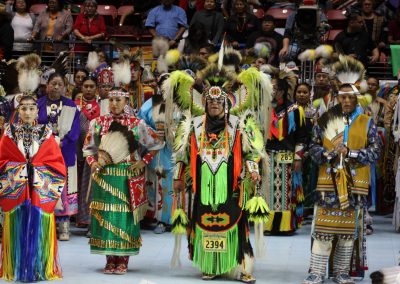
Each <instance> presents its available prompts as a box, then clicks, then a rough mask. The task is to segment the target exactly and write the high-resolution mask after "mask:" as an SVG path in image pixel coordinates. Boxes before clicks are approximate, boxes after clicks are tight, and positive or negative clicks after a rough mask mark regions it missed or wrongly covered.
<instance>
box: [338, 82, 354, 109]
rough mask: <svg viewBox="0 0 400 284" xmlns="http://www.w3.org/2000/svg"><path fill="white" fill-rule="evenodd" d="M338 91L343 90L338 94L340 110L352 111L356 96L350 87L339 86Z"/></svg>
mask: <svg viewBox="0 0 400 284" xmlns="http://www.w3.org/2000/svg"><path fill="white" fill-rule="evenodd" d="M339 91H340V92H345V94H340V95H339V102H340V104H341V105H342V110H343V112H344V113H349V114H350V113H352V112H353V111H354V110H355V108H356V106H357V96H356V95H355V94H352V92H353V89H352V88H351V87H344V88H340V90H339Z"/></svg>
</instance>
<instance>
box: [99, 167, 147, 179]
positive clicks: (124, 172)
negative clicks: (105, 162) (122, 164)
mask: <svg viewBox="0 0 400 284" xmlns="http://www.w3.org/2000/svg"><path fill="white" fill-rule="evenodd" d="M101 174H102V175H104V176H118V177H126V176H128V177H135V176H138V175H141V174H142V172H141V171H131V170H128V169H119V168H108V167H106V168H104V169H103V170H102V171H101Z"/></svg>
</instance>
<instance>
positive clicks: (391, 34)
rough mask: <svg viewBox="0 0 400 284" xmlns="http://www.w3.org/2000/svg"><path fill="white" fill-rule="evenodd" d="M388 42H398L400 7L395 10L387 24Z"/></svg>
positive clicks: (399, 38) (399, 36)
mask: <svg viewBox="0 0 400 284" xmlns="http://www.w3.org/2000/svg"><path fill="white" fill-rule="evenodd" d="M388 43H389V44H400V8H398V9H397V11H396V17H395V19H394V20H392V21H390V22H389V25H388Z"/></svg>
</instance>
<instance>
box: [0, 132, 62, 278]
mask: <svg viewBox="0 0 400 284" xmlns="http://www.w3.org/2000/svg"><path fill="white" fill-rule="evenodd" d="M65 177H66V168H65V164H64V159H63V156H62V154H61V151H60V148H59V147H58V145H57V143H56V141H55V140H54V138H53V136H52V135H51V129H50V128H49V127H47V126H46V125H34V126H27V125H22V124H15V125H14V124H13V125H10V126H9V127H8V128H6V131H5V133H4V136H3V137H2V139H1V141H0V183H1V184H0V185H1V190H0V206H1V208H2V209H3V211H4V225H3V238H2V265H1V270H0V273H1V277H2V278H3V279H4V280H7V281H22V282H35V281H39V280H53V279H59V278H61V267H60V265H59V262H58V252H57V238H56V224H55V216H54V208H55V206H56V203H57V200H58V199H59V197H60V195H61V192H62V191H63V188H64V184H65Z"/></svg>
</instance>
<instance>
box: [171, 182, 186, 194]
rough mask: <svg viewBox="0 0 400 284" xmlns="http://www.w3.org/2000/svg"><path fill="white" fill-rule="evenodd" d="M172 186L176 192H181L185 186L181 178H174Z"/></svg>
mask: <svg viewBox="0 0 400 284" xmlns="http://www.w3.org/2000/svg"><path fill="white" fill-rule="evenodd" d="M173 186H174V191H175V192H176V193H179V192H181V191H182V190H183V189H184V188H185V184H184V183H183V180H180V179H176V180H174V184H173Z"/></svg>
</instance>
